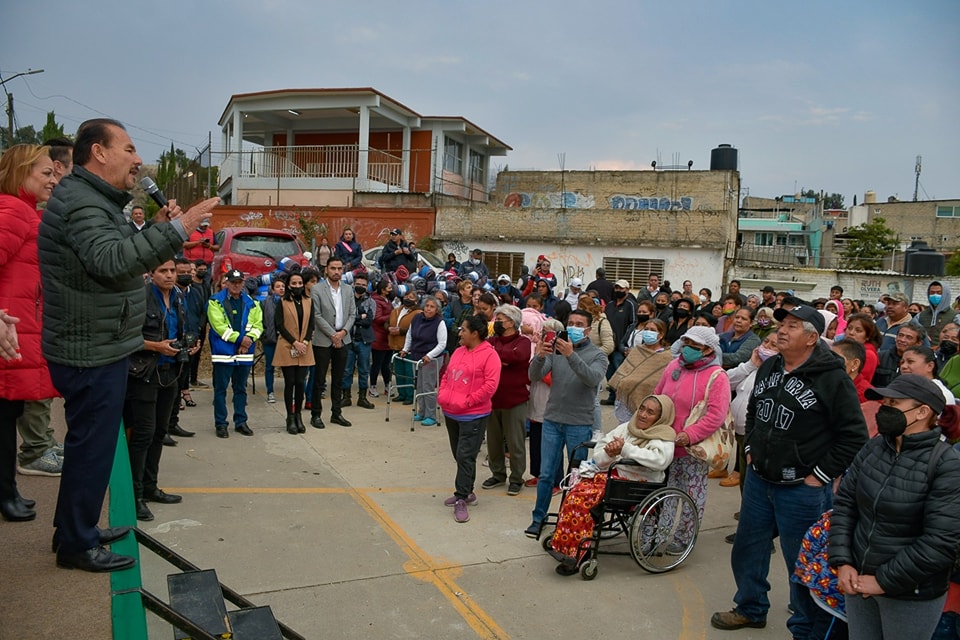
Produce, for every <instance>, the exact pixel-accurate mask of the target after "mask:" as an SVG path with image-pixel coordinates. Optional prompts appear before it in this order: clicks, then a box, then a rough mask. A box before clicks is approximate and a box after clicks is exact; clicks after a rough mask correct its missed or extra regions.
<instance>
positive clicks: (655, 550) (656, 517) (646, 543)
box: [630, 487, 700, 573]
mask: <svg viewBox="0 0 960 640" xmlns="http://www.w3.org/2000/svg"><path fill="white" fill-rule="evenodd" d="M699 531H700V519H699V516H698V514H697V505H696V503H695V502H694V501H693V499H692V498H691V497H690V496H688V495H687V494H686V493H684V492H683V491H680V490H679V489H676V488H673V487H666V488H663V489H659V490H657V491H655V492H653V493H651V494H650V495H649V496H647V498H646V499H645V500H644V501H643V502H642V503H641V504H640V506H639V507H637V510H636V511H635V512H634V514H633V517H632V518H631V521H630V555H632V556H633V559H634V560H635V561H636V563H637V564H639V565H640V566H641V567H642V568H643V569H645V570H646V571H649V572H650V573H664V572H665V571H670V570H671V569H674V568H676V567H678V566H680V564H681V563H682V562H683V561H684V560H686V559H687V556H689V555H690V552H691V551H693V547H694V545H695V544H696V542H697V534H698V533H699Z"/></svg>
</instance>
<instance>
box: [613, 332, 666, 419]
mask: <svg viewBox="0 0 960 640" xmlns="http://www.w3.org/2000/svg"><path fill="white" fill-rule="evenodd" d="M666 333H667V325H665V324H664V323H663V321H661V320H657V319H653V320H647V321H646V322H644V323H643V324H640V325H637V330H636V331H631V332H630V334H629V337H630V345H631V347H630V352H629V353H628V354H627V357H626V359H625V360H624V361H623V364H621V365H620V366H619V367H617V371H616V373H614V374H613V377H611V378H610V382H609V383H608V384H609V386H610V387H612V388H613V389H615V390H616V394H617V397H616V402H614V407H613V415H614V417H615V418H616V419H617V420H618V421H619V422H621V423H623V422H626V421H628V420H629V419H630V417H631V416H632V415H633V414H634V413H635V412H636V410H637V409H638V408H639V407H640V401H641V400H643V399H644V398H646V397H647V396H648V395H650V394H651V393H653V389H654V387H656V386H657V383H658V382H659V381H660V376H661V375H662V374H663V370H664V368H666V366H667V364H669V363H670V360H672V359H673V354H671V353H670V350H669V349H667V348H666V342H665V336H666Z"/></svg>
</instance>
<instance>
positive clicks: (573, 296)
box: [562, 278, 583, 309]
mask: <svg viewBox="0 0 960 640" xmlns="http://www.w3.org/2000/svg"><path fill="white" fill-rule="evenodd" d="M582 293H583V280H581V279H580V278H570V279H569V280H568V281H567V295H565V296H564V297H563V298H562V299H563V300H566V301H567V304H569V305H570V308H571V309H576V308H577V304H579V303H580V294H582Z"/></svg>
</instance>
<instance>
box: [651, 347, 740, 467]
mask: <svg viewBox="0 0 960 640" xmlns="http://www.w3.org/2000/svg"><path fill="white" fill-rule="evenodd" d="M717 370H719V371H720V375H718V376H717V377H716V379H714V381H713V384H712V385H710V397H709V398H708V399H707V411H706V413H704V414H703V417H702V418H701V419H700V420H699V421H697V422H696V423H694V424H692V425H690V427H689V428H688V429H687V430H686V431H687V435H689V436H690V442H691V443H697V442H700V441H702V440H704V439H706V438H707V437H708V436H709V435H710V434H711V433H713V432H714V431H716V430H717V429H719V428H720V425H722V424H723V420H724V418H726V416H727V411H728V410H729V409H730V381H729V379H728V378H727V376H725V375H724V374H723V370H722V369H721V367H719V366H717V365H715V364H708V365H704V366H701V367H699V368H696V369H687V368H685V367H684V366H682V365H681V364H680V360H679V358H674V359H673V360H671V361H670V364H668V365H667V368H666V369H664V371H663V375H662V376H661V377H660V382H658V383H657V386H656V388H655V389H654V390H653V393H654V394H656V395H659V394H664V395H667V396H670V397H671V398H672V399H673V406H674V408H675V409H676V415H675V417H674V419H673V430H674V431H676V432H677V433H680V432H681V431H683V430H684V429H683V423H684V422H686V420H687V417H688V416H689V415H690V411H691V410H692V409H693V407H694V405H696V404H697V403H698V402H700V400H702V399H703V396H704V394H705V393H706V390H707V382H708V381H709V380H710V376H711V374H712V373H713V372H714V371H717ZM675 371H679V372H680V376H679V378H678V379H677V380H674V379H673V375H674V372H675ZM685 455H687V452H686V450H685V449H684V448H683V447H677V448H676V451H675V452H674V457H675V458H682V457H683V456H685Z"/></svg>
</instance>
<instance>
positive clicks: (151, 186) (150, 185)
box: [140, 176, 167, 207]
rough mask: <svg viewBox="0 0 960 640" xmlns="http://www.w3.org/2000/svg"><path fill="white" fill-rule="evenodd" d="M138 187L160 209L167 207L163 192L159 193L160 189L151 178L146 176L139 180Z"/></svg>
mask: <svg viewBox="0 0 960 640" xmlns="http://www.w3.org/2000/svg"><path fill="white" fill-rule="evenodd" d="M140 186H141V187H143V190H144V191H145V192H146V193H147V195H148V196H150V197H151V198H152V199H153V201H154V202H156V203H157V204H158V205H160V206H161V207H165V206H167V198H166V197H165V196H164V195H163V191H160V187H158V186H157V183H156V182H154V181H153V178H151V177H149V176H147V177H145V178H143V179H141V180H140Z"/></svg>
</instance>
